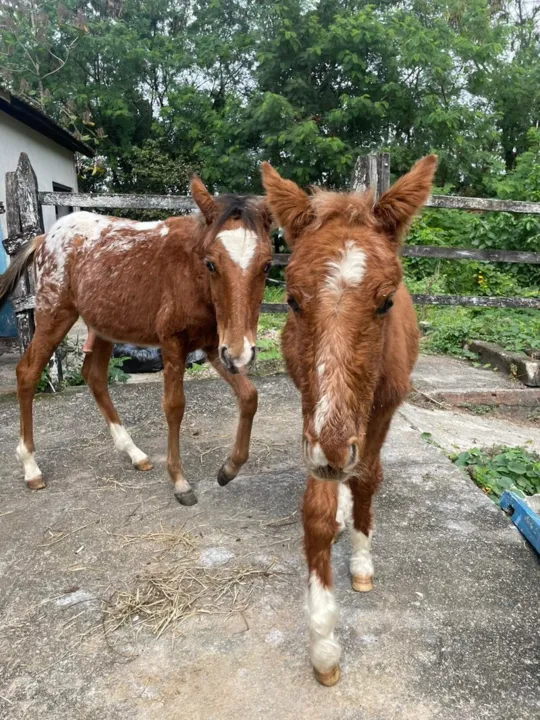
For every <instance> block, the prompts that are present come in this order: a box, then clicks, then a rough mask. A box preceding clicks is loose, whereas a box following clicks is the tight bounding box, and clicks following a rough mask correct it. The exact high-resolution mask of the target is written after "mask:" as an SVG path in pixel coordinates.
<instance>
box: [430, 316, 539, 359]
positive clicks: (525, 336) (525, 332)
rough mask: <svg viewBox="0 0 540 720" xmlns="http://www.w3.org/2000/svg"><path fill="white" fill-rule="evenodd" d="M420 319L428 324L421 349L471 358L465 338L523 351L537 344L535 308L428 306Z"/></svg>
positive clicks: (537, 326) (473, 356)
mask: <svg viewBox="0 0 540 720" xmlns="http://www.w3.org/2000/svg"><path fill="white" fill-rule="evenodd" d="M423 319H424V320H426V321H427V322H428V323H429V325H430V328H429V331H428V332H427V334H426V335H425V337H424V338H422V341H421V349H422V352H428V353H445V354H449V355H457V356H459V357H468V358H471V359H472V358H476V357H477V356H476V355H474V354H473V353H469V352H468V351H466V350H465V349H464V347H463V346H464V344H465V343H466V342H467V341H468V340H486V341H488V342H496V343H498V344H500V345H502V346H503V347H504V348H505V349H506V350H512V351H514V352H523V351H525V350H528V349H530V348H535V347H538V343H539V338H540V313H538V312H537V311H535V310H511V309H504V310H503V309H498V308H481V309H480V308H462V307H455V308H438V307H430V308H426V309H424V312H423Z"/></svg>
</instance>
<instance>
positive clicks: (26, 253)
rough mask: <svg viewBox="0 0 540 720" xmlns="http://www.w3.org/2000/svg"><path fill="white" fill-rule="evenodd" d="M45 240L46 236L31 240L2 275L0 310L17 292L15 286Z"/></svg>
mask: <svg viewBox="0 0 540 720" xmlns="http://www.w3.org/2000/svg"><path fill="white" fill-rule="evenodd" d="M44 240H45V235H38V236H37V237H35V238H34V239H33V240H29V241H28V242H27V243H25V244H24V245H23V246H22V248H21V249H20V250H19V252H18V253H17V255H15V257H14V258H13V260H12V261H11V262H10V264H9V267H8V269H7V270H6V272H5V273H4V274H3V275H0V310H1V309H2V308H3V306H4V305H5V304H6V302H7V300H8V298H9V296H10V295H11V293H12V292H13V290H15V286H16V285H17V283H18V282H19V280H20V278H21V276H22V274H23V272H24V271H25V270H26V268H27V267H28V265H29V264H30V261H31V260H32V258H33V257H34V253H35V252H36V250H37V249H38V248H39V247H40V245H41V244H42V243H43V241H44Z"/></svg>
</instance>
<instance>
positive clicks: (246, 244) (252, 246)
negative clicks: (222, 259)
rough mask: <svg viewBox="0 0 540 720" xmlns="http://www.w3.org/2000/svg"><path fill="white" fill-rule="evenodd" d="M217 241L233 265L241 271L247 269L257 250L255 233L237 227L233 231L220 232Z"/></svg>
mask: <svg viewBox="0 0 540 720" xmlns="http://www.w3.org/2000/svg"><path fill="white" fill-rule="evenodd" d="M217 239H218V240H220V241H221V243H222V245H223V247H224V248H225V250H226V251H227V252H228V253H229V256H230V258H231V260H232V261H233V262H234V263H236V264H237V265H238V266H239V267H240V268H241V269H242V270H246V269H247V268H248V267H249V264H250V262H251V260H252V259H253V255H254V254H255V250H256V248H257V233H255V232H253V231H252V230H246V228H242V227H239V228H236V229H235V230H222V231H221V232H220V233H218V235H217Z"/></svg>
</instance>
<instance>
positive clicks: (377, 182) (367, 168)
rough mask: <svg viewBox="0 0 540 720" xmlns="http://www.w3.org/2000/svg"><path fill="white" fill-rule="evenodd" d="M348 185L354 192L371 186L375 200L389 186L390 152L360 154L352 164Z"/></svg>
mask: <svg viewBox="0 0 540 720" xmlns="http://www.w3.org/2000/svg"><path fill="white" fill-rule="evenodd" d="M350 186H351V190H353V191H354V192H362V191H363V190H367V189H368V188H372V189H373V191H374V193H375V200H376V199H377V198H378V197H379V196H380V195H381V194H382V193H383V192H384V191H385V190H388V188H389V187H390V153H370V154H369V155H360V156H359V157H358V158H357V160H356V164H355V166H354V170H353V173H352V176H351V183H350Z"/></svg>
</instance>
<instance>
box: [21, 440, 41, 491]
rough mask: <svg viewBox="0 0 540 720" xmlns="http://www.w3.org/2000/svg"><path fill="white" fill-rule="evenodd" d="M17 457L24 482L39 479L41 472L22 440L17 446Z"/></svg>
mask: <svg viewBox="0 0 540 720" xmlns="http://www.w3.org/2000/svg"><path fill="white" fill-rule="evenodd" d="M17 457H18V458H19V462H20V463H21V464H22V466H23V468H24V479H25V481H26V482H28V481H29V480H35V479H36V478H38V477H41V470H40V469H39V467H38V464H37V462H36V460H35V458H34V453H33V452H30V451H29V450H28V448H27V447H26V445H25V444H24V440H23V439H22V438H21V439H20V441H19V445H18V446H17Z"/></svg>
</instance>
